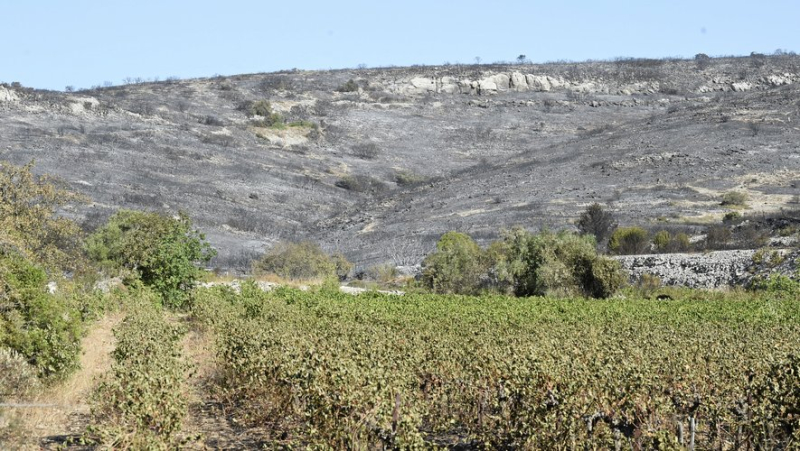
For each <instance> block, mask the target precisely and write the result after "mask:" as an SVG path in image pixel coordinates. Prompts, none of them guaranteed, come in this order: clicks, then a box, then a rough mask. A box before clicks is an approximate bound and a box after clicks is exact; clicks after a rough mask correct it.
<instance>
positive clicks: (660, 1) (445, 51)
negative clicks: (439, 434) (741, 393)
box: [0, 0, 800, 90]
mask: <svg viewBox="0 0 800 451" xmlns="http://www.w3.org/2000/svg"><path fill="white" fill-rule="evenodd" d="M0 43H2V46H0V49H2V50H0V82H7V83H10V82H13V81H18V82H21V83H22V84H23V85H24V86H32V87H36V88H47V89H59V90H61V89H64V88H65V86H68V85H70V86H74V87H76V88H87V87H90V86H92V85H102V84H103V83H104V82H111V83H113V84H115V85H116V84H121V83H122V81H123V79H125V78H126V77H132V78H135V77H141V78H154V77H159V78H161V79H164V78H166V77H169V76H177V77H180V78H188V77H204V76H211V75H214V74H222V75H233V74H240V73H254V72H268V71H276V70H282V69H291V68H298V69H330V68H344V67H356V66H358V65H360V64H365V65H367V66H388V65H397V66H405V65H412V64H426V65H432V64H442V63H444V62H450V63H456V62H460V63H474V62H475V60H476V57H479V58H480V59H481V61H483V62H484V63H489V62H495V61H513V60H515V59H516V57H517V56H518V55H520V54H524V55H526V56H527V57H528V58H529V59H530V60H531V61H533V62H545V61H554V60H573V61H581V60H585V59H608V58H615V57H620V56H625V57H664V56H683V57H692V56H694V55H695V54H697V53H701V52H702V53H706V54H708V55H711V56H717V55H747V54H750V52H752V51H757V52H761V53H772V52H774V51H775V50H776V49H779V48H780V49H784V50H789V51H796V52H800V0H760V1H754V0H747V1H745V0H708V1H704V0H607V1H605V0H562V1H547V2H545V1H533V0H529V1H523V0H519V1H502V0H496V1H491V0H483V1H473V0H460V1H450V0H440V1H436V0H426V1H422V0H404V1H388V0H387V1H381V0H369V1H356V0H339V1H320V0H305V1H299V0H282V1H255V0H251V1H246V0H215V1H208V0H193V1H173V0H159V1H152V0H135V1H116V0H104V1H96V0H72V1H66V0H0Z"/></svg>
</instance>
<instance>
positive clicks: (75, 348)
mask: <svg viewBox="0 0 800 451" xmlns="http://www.w3.org/2000/svg"><path fill="white" fill-rule="evenodd" d="M46 284H47V274H46V272H45V271H44V269H43V268H42V267H40V266H38V265H36V264H35V263H32V262H31V261H30V260H28V259H26V258H24V257H22V256H21V255H19V254H15V253H13V252H10V251H5V250H2V249H0V348H3V347H6V348H10V349H12V350H14V351H15V352H17V353H19V354H21V355H22V356H23V357H24V358H25V359H26V360H27V361H28V363H30V364H31V365H33V366H34V367H35V368H36V370H37V372H38V375H39V376H40V377H46V378H49V377H61V376H64V375H66V374H68V373H69V372H71V371H73V370H75V369H76V368H77V367H78V358H79V356H80V339H81V335H82V333H83V324H82V316H81V313H80V312H79V311H77V310H76V309H75V308H72V307H71V306H70V305H69V303H68V302H67V300H66V299H64V298H62V297H56V296H53V295H51V294H49V293H48V292H47V288H46Z"/></svg>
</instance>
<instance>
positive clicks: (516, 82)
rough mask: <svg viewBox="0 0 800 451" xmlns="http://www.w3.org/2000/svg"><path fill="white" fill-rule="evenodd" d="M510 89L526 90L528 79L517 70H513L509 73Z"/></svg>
mask: <svg viewBox="0 0 800 451" xmlns="http://www.w3.org/2000/svg"><path fill="white" fill-rule="evenodd" d="M510 87H511V89H512V90H514V91H518V92H521V91H527V90H528V81H527V80H526V79H525V75H522V74H521V73H519V72H514V73H512V74H511V86H510Z"/></svg>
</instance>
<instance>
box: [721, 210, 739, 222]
mask: <svg viewBox="0 0 800 451" xmlns="http://www.w3.org/2000/svg"><path fill="white" fill-rule="evenodd" d="M740 222H742V214H741V213H739V212H738V211H729V212H727V213H725V215H724V216H723V217H722V223H723V224H738V223H740Z"/></svg>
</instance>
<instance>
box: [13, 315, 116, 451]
mask: <svg viewBox="0 0 800 451" xmlns="http://www.w3.org/2000/svg"><path fill="white" fill-rule="evenodd" d="M121 320H122V315H121V314H120V313H116V314H112V315H108V316H106V317H104V318H102V319H101V320H99V321H97V322H96V323H95V324H94V325H93V326H92V329H91V330H90V331H89V334H88V335H87V336H86V337H85V338H84V339H83V342H82V349H83V354H82V355H81V358H80V365H81V366H80V369H79V370H78V371H77V372H76V373H75V374H73V375H72V376H71V377H69V379H67V380H66V381H64V382H62V383H60V384H56V385H54V386H52V387H49V388H47V389H45V390H44V391H43V392H42V393H40V394H38V395H36V396H34V397H32V398H30V399H24V400H23V399H18V400H14V402H16V403H19V404H27V405H36V406H42V407H22V408H14V409H9V410H8V411H7V412H8V418H7V419H6V420H7V421H8V422H9V424H10V425H11V426H12V427H13V428H14V429H15V431H14V432H16V433H14V434H13V436H12V437H9V439H10V440H11V441H10V442H9V443H5V444H3V443H0V448H3V447H4V446H6V447H8V448H9V449H11V448H13V449H23V450H25V449H42V447H43V444H48V443H50V444H53V443H52V442H53V440H56V441H57V439H55V438H56V437H64V436H69V435H73V434H79V433H81V432H82V431H83V428H84V427H85V425H86V421H87V419H88V416H89V413H90V410H89V397H90V396H91V393H92V389H93V388H94V386H95V384H96V382H97V379H98V377H99V376H100V375H102V374H104V373H105V372H106V371H108V370H109V369H110V368H111V361H112V359H111V352H112V351H113V350H114V346H115V342H116V341H115V338H114V335H113V330H114V328H115V327H116V326H117V324H119V322H120V321H121Z"/></svg>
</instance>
